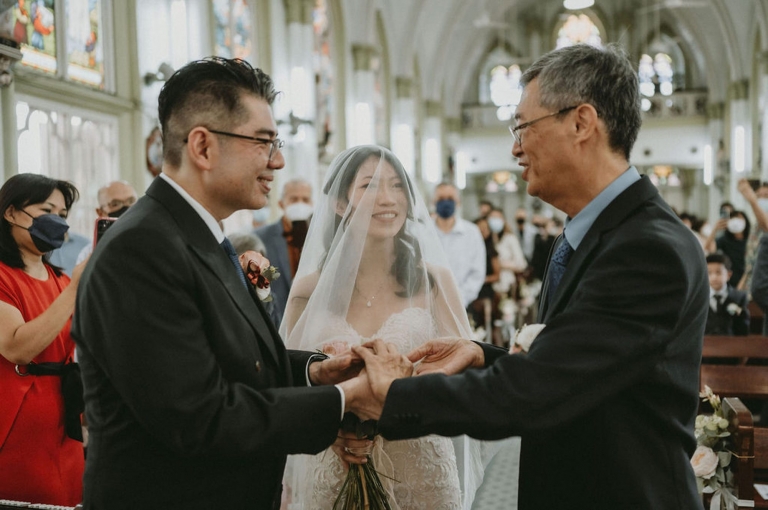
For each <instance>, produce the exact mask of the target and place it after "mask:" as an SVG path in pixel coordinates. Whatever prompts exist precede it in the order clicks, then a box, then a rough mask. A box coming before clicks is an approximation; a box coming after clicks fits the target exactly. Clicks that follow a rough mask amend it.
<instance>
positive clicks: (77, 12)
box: [67, 0, 104, 88]
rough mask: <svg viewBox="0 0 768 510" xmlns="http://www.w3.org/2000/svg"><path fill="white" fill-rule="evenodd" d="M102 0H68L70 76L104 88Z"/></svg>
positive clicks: (72, 78) (68, 63) (68, 65)
mask: <svg viewBox="0 0 768 510" xmlns="http://www.w3.org/2000/svg"><path fill="white" fill-rule="evenodd" d="M101 10H102V0H67V76H68V77H69V79H71V80H73V81H79V82H82V83H87V84H88V85H93V86H95V87H99V88H104V44H103V43H102V40H101V37H102V31H101Z"/></svg>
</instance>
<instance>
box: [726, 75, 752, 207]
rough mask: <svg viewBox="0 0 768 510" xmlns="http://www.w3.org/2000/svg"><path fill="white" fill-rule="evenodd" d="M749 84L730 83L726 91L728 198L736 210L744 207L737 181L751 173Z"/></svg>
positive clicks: (740, 82) (742, 82)
mask: <svg viewBox="0 0 768 510" xmlns="http://www.w3.org/2000/svg"><path fill="white" fill-rule="evenodd" d="M748 97H749V82H748V80H739V81H736V82H733V83H731V85H730V87H729V89H728V99H729V103H728V106H729V113H730V123H729V126H728V130H729V131H728V135H729V142H730V143H729V144H728V148H729V153H730V160H731V165H730V174H731V175H730V177H731V184H730V190H729V191H730V198H731V202H733V203H734V204H738V205H737V208H739V209H743V208H744V206H746V203H745V202H744V199H743V197H742V196H741V193H739V192H738V190H737V189H736V186H737V184H738V181H739V179H741V178H743V177H749V175H750V173H751V171H752V123H751V122H750V115H751V114H750V111H749V101H748Z"/></svg>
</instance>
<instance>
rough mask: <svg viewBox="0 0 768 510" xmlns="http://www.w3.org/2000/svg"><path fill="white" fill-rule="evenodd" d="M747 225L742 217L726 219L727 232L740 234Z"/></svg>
mask: <svg viewBox="0 0 768 510" xmlns="http://www.w3.org/2000/svg"><path fill="white" fill-rule="evenodd" d="M746 226H747V222H746V221H744V218H738V217H737V218H731V219H730V220H728V232H730V233H731V234H741V233H742V232H744V229H745V228H746Z"/></svg>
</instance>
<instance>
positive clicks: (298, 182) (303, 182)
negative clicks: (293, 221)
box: [280, 177, 312, 199]
mask: <svg viewBox="0 0 768 510" xmlns="http://www.w3.org/2000/svg"><path fill="white" fill-rule="evenodd" d="M299 185H303V186H309V190H310V191H312V183H311V182H309V181H308V180H306V179H302V178H301V177H295V178H293V179H291V180H289V181H285V183H284V184H283V192H282V193H281V194H280V198H281V199H283V198H285V190H287V189H288V188H290V187H291V186H299Z"/></svg>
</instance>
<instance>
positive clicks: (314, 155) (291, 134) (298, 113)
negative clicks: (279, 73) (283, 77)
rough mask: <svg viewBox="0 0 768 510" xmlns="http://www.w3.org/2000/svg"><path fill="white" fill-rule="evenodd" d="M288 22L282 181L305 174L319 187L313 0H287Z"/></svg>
mask: <svg viewBox="0 0 768 510" xmlns="http://www.w3.org/2000/svg"><path fill="white" fill-rule="evenodd" d="M284 2H285V15H286V23H287V25H288V30H287V34H288V38H287V39H288V40H287V43H288V66H289V68H290V85H289V87H288V90H286V91H285V92H286V97H285V102H286V103H287V104H286V106H285V107H283V108H281V112H287V113H281V114H279V115H280V117H279V118H277V119H276V120H277V122H278V130H279V133H280V138H282V139H284V140H285V141H286V144H285V147H284V149H283V155H284V156H285V170H283V171H282V172H279V173H278V175H279V179H280V181H281V182H285V181H288V180H290V179H292V178H296V177H301V178H304V179H307V180H308V181H309V182H311V183H313V185H314V186H315V188H317V184H318V183H316V182H315V181H316V176H317V175H318V150H317V129H316V126H315V122H316V120H317V119H316V117H317V105H316V99H315V98H316V93H315V92H316V91H315V75H314V67H313V64H312V59H313V52H314V34H313V31H312V10H313V9H314V5H315V2H314V1H313V0H284Z"/></svg>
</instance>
